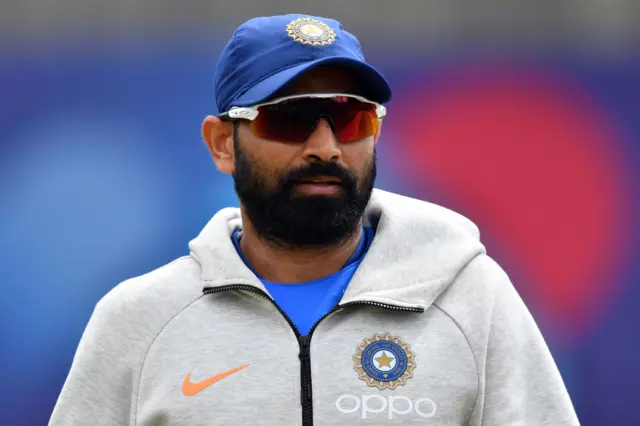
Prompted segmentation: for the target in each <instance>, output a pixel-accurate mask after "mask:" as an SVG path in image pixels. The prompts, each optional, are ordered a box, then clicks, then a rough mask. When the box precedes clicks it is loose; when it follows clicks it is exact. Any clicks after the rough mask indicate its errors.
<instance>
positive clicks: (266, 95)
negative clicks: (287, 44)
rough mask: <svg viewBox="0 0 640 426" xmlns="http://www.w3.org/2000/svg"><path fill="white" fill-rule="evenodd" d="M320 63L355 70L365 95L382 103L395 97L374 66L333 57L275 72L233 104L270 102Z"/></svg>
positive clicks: (351, 59)
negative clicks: (297, 78) (275, 95)
mask: <svg viewBox="0 0 640 426" xmlns="http://www.w3.org/2000/svg"><path fill="white" fill-rule="evenodd" d="M320 65H336V66H340V67H341V68H345V69H348V70H351V71H352V72H354V74H355V75H356V76H357V78H358V79H359V80H360V82H361V83H362V89H361V94H362V95H363V96H365V97H366V98H367V99H369V100H372V101H374V102H378V103H380V104H383V103H386V102H389V100H391V87H390V86H389V83H388V82H387V80H386V79H385V78H384V77H383V76H382V74H380V72H378V70H376V69H375V68H373V67H372V66H371V65H369V64H366V63H364V62H362V61H359V60H357V59H353V58H344V57H330V58H322V59H318V60H316V61H311V62H306V63H304V64H300V65H296V66H294V67H291V68H287V69H285V70H282V71H280V72H278V73H276V74H273V75H271V76H269V77H267V78H265V79H264V80H262V81H260V82H259V83H257V84H256V85H255V86H253V87H251V88H249V89H248V90H247V91H246V92H244V93H243V94H242V95H241V96H240V97H239V98H238V99H236V100H235V101H234V102H233V103H232V105H231V106H232V107H234V106H238V107H246V106H252V105H256V104H259V103H262V102H266V101H268V100H269V99H270V98H272V97H273V96H274V94H275V93H276V92H277V91H278V90H280V89H281V88H282V87H284V86H285V85H286V84H287V83H289V82H290V81H292V80H294V79H295V78H296V77H298V76H299V75H301V74H303V73H305V72H307V71H310V70H312V69H313V68H316V67H318V66H320Z"/></svg>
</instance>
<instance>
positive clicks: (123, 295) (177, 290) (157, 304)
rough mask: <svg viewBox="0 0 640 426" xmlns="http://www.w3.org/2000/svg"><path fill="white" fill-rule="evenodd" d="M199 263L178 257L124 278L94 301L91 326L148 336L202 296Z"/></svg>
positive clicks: (121, 334) (153, 334) (124, 334)
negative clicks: (95, 303)
mask: <svg viewBox="0 0 640 426" xmlns="http://www.w3.org/2000/svg"><path fill="white" fill-rule="evenodd" d="M200 276H201V275H200V267H199V265H198V264H197V263H196V262H195V261H194V260H193V258H191V257H189V256H185V257H181V258H179V259H176V260H175V261H173V262H171V263H169V264H167V265H164V266H162V267H160V268H158V269H156V270H154V271H151V272H149V273H147V274H144V275H141V276H138V277H135V278H131V279H128V280H126V281H124V282H122V283H120V284H118V285H117V286H115V287H114V288H113V289H111V290H110V291H109V292H108V293H107V294H106V295H105V296H104V297H102V299H100V301H99V302H98V303H97V305H96V307H95V309H94V312H93V314H92V317H91V323H93V327H94V328H99V329H109V330H110V334H114V335H116V336H118V335H119V336H123V337H124V336H126V335H129V334H131V333H134V334H135V335H136V336H137V338H141V339H142V340H146V338H147V337H149V338H152V336H155V334H157V332H159V330H160V329H162V328H163V327H164V326H165V325H166V324H167V322H169V321H170V320H171V319H172V318H173V317H174V316H175V315H176V314H177V313H178V312H180V311H181V310H183V309H184V308H185V307H187V306H188V305H190V304H191V303H193V302H194V301H195V300H197V299H199V298H200V297H201V296H202V281H201V279H200Z"/></svg>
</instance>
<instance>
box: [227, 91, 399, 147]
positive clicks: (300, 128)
mask: <svg viewBox="0 0 640 426" xmlns="http://www.w3.org/2000/svg"><path fill="white" fill-rule="evenodd" d="M386 113H387V109H386V108H385V107H384V106H382V105H380V104H378V103H375V102H372V101H370V100H368V99H365V98H363V97H360V96H355V95H348V94H343V93H326V94H324V93H318V94H308V95H294V96H287V97H284V98H278V99H275V100H273V101H271V102H266V103H263V104H259V105H255V106H252V107H232V108H231V109H230V110H229V111H228V112H226V113H224V114H221V115H220V118H221V119H223V120H224V119H231V120H237V119H243V120H249V121H250V122H251V123H250V125H249V128H250V129H251V133H253V134H254V135H255V136H257V137H259V138H264V139H271V140H276V141H281V142H304V141H306V140H307V139H309V136H311V133H313V131H314V129H315V127H316V125H317V124H318V121H319V120H320V119H321V118H325V119H326V120H327V121H328V122H329V124H330V125H331V127H332V129H333V132H334V134H335V136H336V138H337V139H338V140H339V141H340V142H343V143H348V142H355V141H359V140H361V139H364V138H367V137H369V136H374V135H377V134H378V132H379V130H380V123H381V121H382V118H383V117H384V116H385V115H386Z"/></svg>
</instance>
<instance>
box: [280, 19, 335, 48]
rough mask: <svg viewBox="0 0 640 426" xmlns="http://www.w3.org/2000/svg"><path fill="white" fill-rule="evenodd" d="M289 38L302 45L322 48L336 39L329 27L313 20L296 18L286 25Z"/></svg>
mask: <svg viewBox="0 0 640 426" xmlns="http://www.w3.org/2000/svg"><path fill="white" fill-rule="evenodd" d="M287 34H289V37H291V38H292V39H294V40H295V41H297V42H300V43H302V44H310V45H312V46H324V45H325V44H331V43H333V41H334V40H335V39H336V33H335V32H333V30H332V29H331V27H330V26H328V25H327V24H325V23H324V22H322V21H318V20H317V19H313V18H298V19H295V20H293V21H291V22H290V23H289V25H287Z"/></svg>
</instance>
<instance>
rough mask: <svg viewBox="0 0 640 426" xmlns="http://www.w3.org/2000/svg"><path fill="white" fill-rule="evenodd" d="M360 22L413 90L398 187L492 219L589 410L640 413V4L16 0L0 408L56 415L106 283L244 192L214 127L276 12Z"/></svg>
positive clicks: (358, 30)
mask: <svg viewBox="0 0 640 426" xmlns="http://www.w3.org/2000/svg"><path fill="white" fill-rule="evenodd" d="M289 12H295V13H309V14H319V15H324V16H330V17H334V18H337V19H339V20H340V21H342V23H343V24H344V26H345V27H346V28H347V29H348V30H350V31H352V32H353V33H355V34H356V35H357V36H358V37H359V38H360V39H361V42H362V44H363V47H364V50H365V54H366V55H367V56H368V58H369V59H370V61H371V62H373V63H374V64H375V65H376V66H377V67H378V68H379V69H381V70H382V71H383V72H384V73H385V75H387V76H388V78H389V79H390V81H391V82H392V85H393V86H394V87H395V96H394V99H393V101H392V102H391V104H390V105H389V115H388V119H387V120H386V121H385V125H384V128H383V137H382V139H381V143H380V144H379V161H380V163H381V164H380V168H381V172H380V178H379V181H378V187H380V188H384V189H388V190H392V191H397V192H400V193H403V194H406V195H409V196H414V197H418V198H421V199H425V200H428V201H432V202H436V203H439V204H442V205H444V206H447V207H449V208H452V209H455V210H457V211H459V212H461V213H463V214H465V215H467V216H468V217H470V218H471V219H472V220H474V221H475V222H476V223H477V224H478V225H479V226H480V229H481V231H482V237H483V240H484V242H485V244H486V245H487V247H488V250H489V253H490V254H491V255H493V257H494V258H496V259H497V260H498V261H499V262H500V263H501V264H502V265H503V266H504V267H505V269H506V270H507V271H508V273H509V274H510V276H511V278H512V280H513V281H514V283H515V285H516V286H517V288H518V290H519V291H520V292H521V294H522V296H523V297H524V299H525V301H526V302H527V304H528V305H529V307H530V309H531V310H532V311H533V313H534V315H535V317H536V319H537V320H538V323H539V325H540V327H541V328H542V330H543V332H544V334H545V336H546V338H547V340H548V343H549V345H550V347H551V349H552V352H553V354H554V356H555V358H556V360H557V362H558V364H559V366H560V369H561V371H562V373H563V376H564V379H565V381H566V383H567V386H568V387H569V390H570V393H571V396H572V398H573V401H574V403H575V406H576V409H577V411H578V414H579V416H580V419H581V422H582V424H584V425H618V426H622V425H640V411H639V410H638V409H637V404H638V403H639V401H640V387H639V383H640V366H639V363H638V355H639V353H640V337H639V335H640V332H639V331H638V329H639V328H640V309H638V307H639V304H638V300H639V299H640V264H639V262H638V254H637V253H638V250H639V249H640V223H639V221H638V212H639V207H640V202H639V200H640V197H639V195H640V179H639V173H640V172H639V171H638V166H640V79H639V78H638V77H639V75H640V74H639V72H640V49H639V48H640V38H639V37H640V25H638V24H640V1H638V0H576V1H568V0H535V1H534V0H529V1H514V0H509V1H507V0H504V1H499V0H491V1H484V2H476V1H473V0H435V1H431V0H429V1H427V0H414V1H410V0H395V1H387V0H368V1H355V0H350V1H340V0H322V1H320V0H316V1H306V0H298V1H293V0H280V1H276V0H260V1H257V0H256V1H251V2H250V1H242V0H237V1H228V2H222V1H219V0H208V1H204V0H195V1H189V0H185V1H182V2H178V1H172V2H169V1H162V0H128V1H124V0H112V1H95V0H59V1H42V0H3V1H2V5H1V6H0V90H1V92H0V95H1V99H2V102H1V104H0V235H1V236H2V237H1V238H0V284H1V286H0V318H1V320H2V321H1V323H2V327H1V328H0V333H1V334H0V344H1V348H2V351H1V352H0V366H1V368H2V381H1V382H0V389H1V392H2V394H1V396H2V398H1V400H0V424H1V425H43V424H46V422H47V420H48V418H49V415H50V412H51V410H52V408H53V405H54V403H55V400H56V397H57V395H58V392H59V391H60V388H61V386H62V384H63V382H64V379H65V377H66V375H67V372H68V369H69V367H70V364H71V360H72V358H73V354H74V350H75V348H76V345H77V344H78V340H79V338H80V336H81V333H82V331H83V329H84V327H85V325H86V322H87V320H88V318H89V316H90V315H91V312H92V309H93V307H94V305H95V303H96V302H97V301H98V299H99V298H100V297H101V296H103V295H104V294H105V293H106V292H107V291H108V290H109V289H110V288H111V287H113V286H114V285H116V284H117V283H118V282H120V281H122V280H124V279H126V278H128V277H132V276H135V275H140V274H142V273H145V272H147V271H149V270H151V269H154V268H156V267H158V266H160V265H162V264H164V263H166V262H168V261H170V260H172V259H174V258H176V257H179V256H181V255H183V254H185V253H186V252H187V246H186V244H187V242H188V241H189V240H190V239H191V238H193V237H194V236H195V235H196V234H197V233H198V232H199V231H200V229H201V227H202V226H203V225H204V224H205V223H206V222H207V220H208V219H209V218H210V216H211V215H213V213H214V212H215V211H216V210H218V209H219V208H221V207H224V206H228V205H236V204H237V201H236V199H235V194H234V192H233V188H232V182H231V180H230V179H229V178H228V177H225V176H222V175H221V174H219V173H218V172H217V171H216V170H215V167H214V165H213V162H212V161H211V159H210V158H209V156H208V153H207V150H206V148H205V147H204V144H203V143H202V141H201V139H200V123H201V120H202V118H203V117H204V116H205V115H206V114H208V113H211V112H212V111H214V99H213V93H212V71H213V67H214V64H215V61H216V57H217V54H218V52H219V51H220V49H221V48H222V46H223V44H224V43H226V41H227V40H228V38H229V36H230V35H231V33H232V31H233V29H234V28H235V27H236V26H237V25H238V24H240V23H241V22H242V21H244V20H246V19H248V18H250V17H253V16H257V15H267V14H279V13H289Z"/></svg>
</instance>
